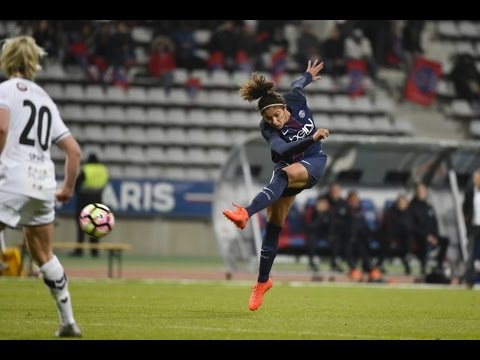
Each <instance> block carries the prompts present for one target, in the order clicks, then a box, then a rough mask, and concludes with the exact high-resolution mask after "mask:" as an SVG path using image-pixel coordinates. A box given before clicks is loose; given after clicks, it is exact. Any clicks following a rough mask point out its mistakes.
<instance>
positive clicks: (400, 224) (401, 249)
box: [383, 194, 413, 275]
mask: <svg viewBox="0 0 480 360" xmlns="http://www.w3.org/2000/svg"><path fill="white" fill-rule="evenodd" d="M383 231H384V235H385V243H386V247H387V249H388V253H389V255H397V256H399V257H400V260H401V261H402V264H403V267H404V269H405V275H410V272H411V268H410V263H409V261H408V257H407V256H408V254H409V253H410V251H411V248H412V243H413V226H412V218H411V216H410V214H409V212H408V199H407V197H406V196H405V195H403V194H400V195H398V197H397V199H396V201H395V205H394V206H393V207H392V208H391V209H390V210H388V211H387V212H386V213H385V216H384V218H383Z"/></svg>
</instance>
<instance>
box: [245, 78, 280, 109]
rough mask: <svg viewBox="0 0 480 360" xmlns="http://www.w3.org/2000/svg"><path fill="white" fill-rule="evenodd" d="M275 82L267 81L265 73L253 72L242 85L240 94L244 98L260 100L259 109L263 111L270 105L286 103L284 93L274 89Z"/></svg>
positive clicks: (246, 99)
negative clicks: (281, 93)
mask: <svg viewBox="0 0 480 360" xmlns="http://www.w3.org/2000/svg"><path fill="white" fill-rule="evenodd" d="M274 88H275V84H274V82H273V81H267V80H266V79H265V76H264V75H260V74H258V73H253V74H252V78H251V79H250V80H248V81H246V82H245V83H244V84H243V85H242V86H241V87H240V91H239V92H240V96H241V97H242V99H243V100H245V101H248V102H252V101H254V100H257V99H260V100H259V101H258V110H260V112H262V111H263V110H264V109H265V108H266V107H268V106H269V105H284V104H285V100H284V99H283V97H282V95H280V94H279V93H277V92H275V91H274V90H273V89H274Z"/></svg>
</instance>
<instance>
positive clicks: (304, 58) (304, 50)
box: [296, 22, 320, 65]
mask: <svg viewBox="0 0 480 360" xmlns="http://www.w3.org/2000/svg"><path fill="white" fill-rule="evenodd" d="M319 58H320V40H319V39H318V37H317V35H316V34H315V33H314V31H313V26H312V24H311V23H310V22H304V23H303V25H302V30H301V32H300V34H299V36H298V38H297V54H296V59H297V63H298V64H299V65H303V64H306V63H308V60H312V61H313V60H315V59H319Z"/></svg>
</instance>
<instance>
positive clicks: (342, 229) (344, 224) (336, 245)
mask: <svg viewBox="0 0 480 360" xmlns="http://www.w3.org/2000/svg"><path fill="white" fill-rule="evenodd" d="M324 198H325V199H327V201H328V202H329V204H330V213H331V221H332V224H331V228H330V236H329V241H330V244H331V246H332V257H331V258H330V267H331V270H332V271H338V272H343V269H342V268H341V266H340V265H339V264H338V259H339V257H340V256H343V255H344V252H345V246H346V242H347V241H348V237H349V235H350V233H349V230H348V224H349V211H348V205H347V202H346V201H345V200H344V199H343V198H342V188H341V186H340V184H339V183H336V182H335V183H332V184H330V186H329V190H328V194H326V195H325V196H324Z"/></svg>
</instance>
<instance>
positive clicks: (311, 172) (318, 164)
mask: <svg viewBox="0 0 480 360" xmlns="http://www.w3.org/2000/svg"><path fill="white" fill-rule="evenodd" d="M299 163H300V164H302V165H303V166H305V169H307V171H308V182H307V185H306V186H305V187H304V188H299V189H289V188H287V189H285V190H284V191H283V193H282V195H281V197H289V196H294V195H297V194H299V193H301V192H302V191H303V190H305V189H310V188H312V187H314V186H315V185H316V184H317V183H318V182H319V181H320V179H321V178H322V176H323V174H324V173H325V167H326V165H327V155H326V154H325V153H323V152H321V153H319V154H318V155H316V156H311V157H307V158H305V159H303V160H301V161H299ZM288 165H291V164H288V163H286V162H283V161H280V162H278V163H276V164H275V166H274V168H273V173H274V174H275V172H276V171H278V170H280V169H283V168H284V167H287V166H288Z"/></svg>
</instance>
